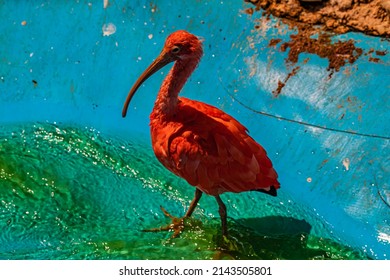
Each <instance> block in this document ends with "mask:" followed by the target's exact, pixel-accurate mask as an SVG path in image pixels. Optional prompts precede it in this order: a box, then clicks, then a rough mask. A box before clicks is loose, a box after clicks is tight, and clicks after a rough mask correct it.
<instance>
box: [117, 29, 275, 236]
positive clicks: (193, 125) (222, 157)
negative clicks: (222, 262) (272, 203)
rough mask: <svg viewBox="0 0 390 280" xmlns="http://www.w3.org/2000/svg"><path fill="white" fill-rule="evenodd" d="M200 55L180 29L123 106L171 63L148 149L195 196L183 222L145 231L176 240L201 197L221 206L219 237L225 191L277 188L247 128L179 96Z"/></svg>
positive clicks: (262, 152) (193, 38)
mask: <svg viewBox="0 0 390 280" xmlns="http://www.w3.org/2000/svg"><path fill="white" fill-rule="evenodd" d="M202 55H203V49H202V42H201V40H199V39H198V38H197V37H196V36H194V35H193V34H190V33H188V32H187V31H184V30H179V31H176V32H174V33H172V34H171V35H169V36H168V38H167V39H166V42H165V45H164V48H163V50H162V51H161V53H160V55H159V56H158V57H157V58H156V59H155V60H154V61H153V63H152V64H151V65H150V66H149V67H148V68H147V69H146V70H145V71H144V72H143V74H142V75H141V76H140V77H139V78H138V80H137V81H136V82H135V84H134V85H133V87H132V88H131V90H130V92H129V95H128V96H127V99H126V102H125V104H124V107H123V111H122V116H123V117H125V116H126V113H127V109H128V106H129V103H130V101H131V99H132V97H133V95H134V94H135V92H136V91H137V89H138V88H139V87H140V85H141V84H142V83H143V82H144V81H145V80H147V79H148V78H149V77H150V76H151V75H153V74H154V73H155V72H156V71H158V70H159V69H161V68H162V67H164V66H165V65H167V64H168V63H170V62H175V63H174V65H173V67H172V69H171V70H170V71H169V73H168V75H167V76H166V77H165V79H164V81H163V83H162V85H161V88H160V91H159V92H158V95H157V99H156V101H155V103H154V108H153V111H152V113H151V115H150V131H151V136H152V146H153V150H154V153H155V155H156V157H157V159H158V160H159V161H160V162H161V163H162V164H163V165H164V166H165V167H166V168H167V169H168V170H170V171H171V172H173V173H174V174H176V175H177V176H179V177H182V178H184V179H185V180H186V181H187V182H188V183H189V184H190V185H192V186H194V187H195V189H196V191H195V197H194V199H193V200H192V202H191V204H190V207H189V209H188V211H187V212H186V214H185V215H184V217H183V218H174V217H173V216H171V215H170V214H168V213H167V211H165V210H164V209H163V208H161V209H162V211H163V212H164V214H165V215H166V216H168V217H170V218H171V219H172V223H171V224H169V225H168V226H165V227H160V228H157V229H152V230H147V231H160V230H173V231H174V234H173V237H176V236H177V235H178V234H179V233H180V232H181V231H182V229H183V227H184V219H185V218H188V217H190V216H191V214H192V212H193V211H194V209H195V207H196V205H197V204H198V201H199V199H200V198H201V196H202V194H203V193H206V194H208V195H212V196H214V197H215V199H216V200H217V203H218V205H219V214H220V217H221V222H222V234H223V235H225V236H226V235H227V233H228V230H227V213H226V206H225V204H224V203H223V201H222V200H221V197H220V194H222V193H224V192H234V193H238V192H244V191H261V192H264V193H267V194H270V195H272V196H276V190H277V189H279V187H280V184H279V182H278V180H277V178H278V175H277V173H276V171H275V170H274V168H273V167H272V163H271V160H270V159H269V158H268V157H267V153H266V151H265V150H264V148H263V147H262V146H260V145H259V144H258V143H256V141H255V140H253V138H251V137H250V136H249V135H248V133H247V129H246V128H245V127H244V126H243V125H242V124H240V123H239V122H238V121H237V120H235V119H234V118H233V117H231V116H229V115H228V114H226V113H224V112H223V111H221V110H219V109H218V108H216V107H213V106H211V105H208V104H205V103H202V102H199V101H194V100H190V99H187V98H184V97H178V95H179V92H180V90H181V89H182V87H183V86H184V84H185V82H186V81H187V79H188V77H189V76H190V75H191V73H192V72H193V71H194V70H195V68H196V67H197V65H198V63H199V61H200V58H201V57H202Z"/></svg>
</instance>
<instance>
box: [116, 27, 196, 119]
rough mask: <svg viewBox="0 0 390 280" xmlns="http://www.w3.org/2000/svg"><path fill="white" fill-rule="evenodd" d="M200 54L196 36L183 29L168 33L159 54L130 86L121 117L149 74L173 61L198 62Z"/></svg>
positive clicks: (124, 114) (124, 115)
mask: <svg viewBox="0 0 390 280" xmlns="http://www.w3.org/2000/svg"><path fill="white" fill-rule="evenodd" d="M202 54H203V48H202V40H201V39H199V38H198V37H197V36H195V35H193V34H191V33H189V32H187V31H185V30H178V31H175V32H173V33H172V34H170V35H169V36H168V37H167V39H166V41H165V44H164V48H163V49H162V51H161V53H160V54H159V56H158V57H157V58H156V59H155V60H154V61H153V62H152V64H151V65H150V66H149V67H148V68H146V70H145V71H144V72H143V73H142V74H141V76H140V77H139V78H138V80H137V81H136V82H135V83H134V85H133V87H132V88H131V90H130V92H129V94H128V96H127V99H126V101H125V104H124V107H123V111H122V117H126V113H127V108H128V107H129V104H130V101H131V99H132V98H133V96H134V94H135V92H136V91H137V89H138V88H139V87H140V86H141V84H142V83H143V82H144V81H146V80H147V79H148V78H149V77H150V76H152V75H153V74H154V73H156V72H157V71H158V70H160V69H161V68H162V67H164V66H165V65H167V64H169V63H171V62H173V61H186V60H195V61H196V62H198V61H199V59H200V58H201V56H202Z"/></svg>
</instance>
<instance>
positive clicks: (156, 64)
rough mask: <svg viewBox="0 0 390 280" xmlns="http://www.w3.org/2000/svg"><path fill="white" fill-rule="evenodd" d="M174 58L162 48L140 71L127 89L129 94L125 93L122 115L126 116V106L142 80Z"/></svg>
mask: <svg viewBox="0 0 390 280" xmlns="http://www.w3.org/2000/svg"><path fill="white" fill-rule="evenodd" d="M173 61H174V59H173V58H172V56H171V55H169V54H168V53H167V52H165V51H164V50H163V51H162V52H161V53H160V55H159V56H158V57H157V58H156V59H155V60H154V61H153V62H152V64H150V65H149V67H148V68H146V70H145V71H144V72H143V73H142V75H141V76H139V78H138V80H137V81H136V82H135V83H134V85H133V87H132V88H131V90H130V91H129V94H128V95H127V98H126V101H125V104H124V106H123V110H122V117H123V118H124V117H126V114H127V108H128V107H129V104H130V101H131V99H132V98H133V96H134V94H135V92H136V91H137V89H138V88H139V87H140V86H141V85H142V83H143V82H145V81H146V80H147V79H148V78H149V77H150V76H152V75H153V74H154V73H156V72H157V71H158V70H160V69H161V68H163V67H164V66H165V65H167V64H168V63H171V62H173Z"/></svg>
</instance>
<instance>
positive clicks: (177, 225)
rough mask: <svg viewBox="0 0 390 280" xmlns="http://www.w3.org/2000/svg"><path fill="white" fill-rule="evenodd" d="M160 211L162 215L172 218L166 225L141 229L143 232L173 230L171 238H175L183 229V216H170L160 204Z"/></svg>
mask: <svg viewBox="0 0 390 280" xmlns="http://www.w3.org/2000/svg"><path fill="white" fill-rule="evenodd" d="M160 208H161V211H162V212H163V213H164V215H165V216H166V217H168V218H170V219H171V220H172V222H171V223H170V224H168V225H166V226H161V227H159V228H151V229H144V230H142V231H144V232H158V231H173V234H172V238H176V237H178V236H179V235H180V233H181V232H182V231H183V229H184V219H185V217H183V218H177V217H174V216H172V215H171V214H169V213H168V212H167V210H165V209H164V208H163V207H162V206H160Z"/></svg>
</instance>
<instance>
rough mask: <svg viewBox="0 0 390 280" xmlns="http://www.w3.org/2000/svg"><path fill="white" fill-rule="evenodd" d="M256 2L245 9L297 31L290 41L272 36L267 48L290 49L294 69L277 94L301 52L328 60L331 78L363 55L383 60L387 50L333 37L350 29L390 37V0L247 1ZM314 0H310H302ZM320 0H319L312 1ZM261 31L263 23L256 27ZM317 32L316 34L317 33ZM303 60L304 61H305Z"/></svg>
mask: <svg viewBox="0 0 390 280" xmlns="http://www.w3.org/2000/svg"><path fill="white" fill-rule="evenodd" d="M245 1H246V2H251V3H252V4H254V5H255V7H254V8H249V9H247V10H246V13H248V14H254V13H255V12H257V11H260V10H263V15H264V16H269V15H273V16H275V17H278V18H281V19H282V21H283V22H284V23H286V24H288V26H290V28H291V29H293V30H296V31H297V33H295V34H291V35H290V36H289V37H290V40H289V41H283V40H282V39H279V38H273V39H271V40H270V41H269V44H268V47H270V48H271V47H272V48H278V49H279V50H280V51H281V52H288V55H287V58H286V63H287V64H289V65H290V66H291V65H292V66H293V68H291V67H289V68H290V69H292V70H291V71H290V73H289V74H288V75H287V77H285V79H284V80H283V81H279V82H278V87H277V88H276V89H275V90H274V91H273V94H274V96H278V95H279V94H280V93H281V92H282V89H283V88H284V86H285V85H286V83H287V82H288V80H289V79H290V78H291V77H292V76H294V75H296V74H297V73H298V71H299V69H300V66H297V65H296V64H297V63H298V61H299V55H300V54H301V53H310V54H314V55H317V56H319V57H321V58H324V59H327V60H328V67H327V70H328V71H329V78H331V77H332V75H333V73H334V72H337V71H339V70H340V69H341V68H342V67H343V66H345V65H346V64H353V63H354V62H355V61H356V60H358V59H359V58H360V57H361V56H366V57H368V61H370V62H372V63H381V62H382V60H381V57H383V56H385V55H387V53H388V50H387V49H381V50H374V49H370V50H363V49H361V48H359V47H356V46H355V41H354V40H352V39H349V40H340V39H339V40H334V39H333V37H334V35H337V34H340V33H346V32H349V31H358V32H363V33H365V34H368V35H372V36H380V37H382V38H383V40H389V38H390V0H328V1H327V0H322V1H321V0H245ZM303 1H311V2H303ZM313 1H317V2H313ZM255 28H256V29H258V30H259V31H261V29H262V25H261V24H260V25H257V26H255ZM314 35H315V36H314ZM306 62H307V61H304V62H303V63H306Z"/></svg>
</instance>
